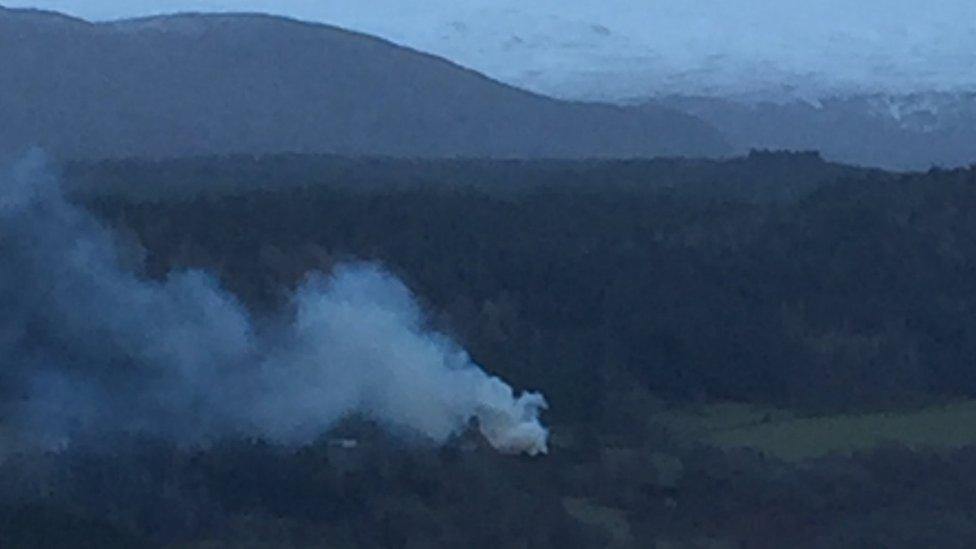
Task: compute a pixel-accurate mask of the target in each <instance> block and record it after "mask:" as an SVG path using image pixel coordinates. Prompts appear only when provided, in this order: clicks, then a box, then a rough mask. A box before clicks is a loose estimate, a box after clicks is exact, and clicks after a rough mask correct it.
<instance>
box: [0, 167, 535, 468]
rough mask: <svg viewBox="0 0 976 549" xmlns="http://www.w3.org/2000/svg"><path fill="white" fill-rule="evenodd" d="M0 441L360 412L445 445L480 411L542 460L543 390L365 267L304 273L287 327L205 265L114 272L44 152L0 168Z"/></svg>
mask: <svg viewBox="0 0 976 549" xmlns="http://www.w3.org/2000/svg"><path fill="white" fill-rule="evenodd" d="M0 265H2V269H0V300H2V302H3V311H2V318H0V368H2V369H0V414H2V416H0V417H2V419H0V433H2V438H0V441H3V442H0V444H2V445H5V446H8V445H13V444H47V445H50V444H64V443H66V442H70V440H72V438H73V437H74V436H76V435H80V434H89V433H93V432H94V433H100V432H109V433H111V432H126V433H128V432H132V433H150V434H153V435H158V436H165V437H169V438H171V439H174V440H177V441H180V442H185V443H200V442H206V441H207V440H211V439H214V438H217V437H222V436H228V435H235V434H240V435H247V436H258V437H262V438H266V439H269V440H273V441H276V442H281V443H295V444H298V443H303V442H308V441H310V440H312V439H314V438H315V437H318V436H320V435H321V434H323V433H324V432H325V431H327V430H328V429H329V428H330V427H331V426H332V425H333V424H334V423H335V422H336V421H337V420H339V419H341V418H343V417H345V416H348V415H350V414H361V415H364V416H366V417H369V418H371V419H374V420H376V421H377V422H379V423H382V424H384V425H387V426H390V427H392V428H395V429H398V430H403V431H407V432H414V433H418V434H420V435H422V436H424V437H428V438H430V439H432V440H434V441H438V442H443V441H445V440H447V439H448V438H450V437H451V436H453V435H455V434H458V433H460V432H462V431H463V430H464V429H466V428H468V426H469V425H470V424H471V422H472V421H473V420H475V419H476V420H477V424H478V425H479V428H480V430H481V432H482V434H483V435H484V436H485V438H486V439H487V440H488V442H489V443H490V444H491V445H492V446H493V447H494V448H496V449H498V450H499V451H502V452H506V453H527V454H531V455H535V454H540V453H545V452H546V451H547V448H546V440H547V436H548V433H547V431H546V429H545V427H544V426H543V425H542V424H541V423H540V421H539V413H540V411H541V410H543V409H545V408H546V401H545V399H544V398H543V397H542V395H540V394H538V393H522V394H520V395H517V394H516V393H515V392H514V391H513V390H512V388H511V387H509V386H508V385H507V384H506V383H504V382H503V381H502V380H500V379H498V378H496V377H493V376H491V375H489V374H487V373H486V372H484V371H483V370H482V369H481V368H479V367H478V366H477V365H476V364H474V363H473V362H472V360H471V359H470V358H469V357H468V355H467V354H466V353H465V352H464V351H463V350H462V349H461V348H460V347H458V346H457V345H456V344H454V343H453V342H452V341H450V340H449V339H448V338H447V337H445V336H443V335H440V334H437V333H433V332H431V331H429V330H428V329H427V328H426V326H425V319H424V315H423V312H422V311H421V309H420V308H419V306H418V305H417V303H416V301H415V300H414V298H413V296H412V295H411V293H410V291H409V290H408V289H407V287H406V286H405V285H404V284H403V283H402V282H400V281H399V280H397V279H396V278H395V277H393V276H391V275H390V274H387V273H385V272H384V271H383V270H382V269H380V268H379V267H377V266H375V265H371V264H347V265H343V266H340V267H338V268H337V269H335V271H334V272H332V273H331V274H329V275H324V274H314V275H311V276H309V277H308V279H307V280H306V281H305V283H304V284H302V285H301V287H300V288H299V289H298V290H297V291H296V293H295V295H294V296H293V305H294V307H293V309H294V314H293V315H291V316H290V317H289V318H287V319H286V320H279V321H271V320H267V319H261V322H256V321H255V320H256V319H252V318H251V317H250V316H249V313H248V312H247V311H246V310H245V309H244V307H243V306H242V305H241V304H240V303H239V302H238V301H237V300H236V299H235V298H234V297H233V296H232V295H230V294H229V293H228V292H226V291H224V290H223V289H222V288H221V287H220V285H219V284H218V283H217V281H216V280H215V279H214V278H213V277H211V276H210V275H208V274H206V273H203V272H199V271H185V272H176V273H171V274H170V275H169V276H168V278H166V280H164V281H150V280H144V279H141V278H139V277H138V276H137V275H136V274H135V273H134V272H130V271H129V270H126V269H125V268H123V266H122V265H123V261H122V258H121V254H120V252H119V246H118V245H117V243H116V242H115V241H114V235H113V234H112V233H111V232H110V231H109V230H107V229H105V228H104V227H102V226H100V225H99V224H98V223H97V221H96V220H95V219H93V217H92V216H90V215H89V214H88V213H87V212H85V211H83V210H81V209H80V208H78V207H76V206H74V205H73V204H71V203H70V202H69V201H68V200H67V199H66V198H65V197H64V195H63V193H62V191H61V188H60V185H59V182H58V179H57V178H56V177H55V176H54V175H53V174H51V173H50V170H48V169H47V167H46V164H45V160H44V158H43V156H42V155H40V154H37V153H35V154H32V155H31V156H30V157H28V158H26V159H24V160H21V161H19V162H18V163H17V164H16V165H14V166H13V167H12V168H11V169H10V170H9V171H7V173H6V174H5V175H0Z"/></svg>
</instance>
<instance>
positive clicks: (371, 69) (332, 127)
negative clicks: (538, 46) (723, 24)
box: [0, 8, 729, 158]
mask: <svg viewBox="0 0 976 549" xmlns="http://www.w3.org/2000/svg"><path fill="white" fill-rule="evenodd" d="M0 65H2V66H3V67H4V70H3V72H2V73H0V118H2V119H3V120H4V126H3V129H2V130H0V151H2V152H7V153H10V152H15V151H17V150H21V149H23V148H25V147H29V146H33V145H40V146H42V147H44V148H45V149H47V150H49V151H51V152H53V153H54V154H55V155H57V156H61V157H68V158H102V157H121V156H152V157H166V156H188V155H207V154H225V153H276V152H308V153H313V152H314V153H319V152H330V153H340V154H357V155H358V154H369V155H390V156H419V157H444V156H471V157H563V158H567V157H569V158H572V157H644V156H714V155H721V154H724V153H726V152H727V151H728V150H729V149H728V146H727V145H726V143H725V141H724V139H723V137H722V136H721V135H720V134H719V132H717V131H716V130H714V129H713V128H711V127H710V126H709V125H707V124H706V123H704V122H702V121H700V120H698V119H696V118H694V117H692V116H689V115H686V114H682V113H679V112H677V111H674V110H671V109H668V108H664V107H661V108H656V107H655V108H645V109H638V108H632V107H623V106H611V105H597V104H587V103H578V102H567V101H559V100H554V99H550V98H547V97H543V96H540V95H535V94H532V93H529V92H525V91H522V90H519V89H516V88H513V87H510V86H507V85H504V84H501V83H498V82H495V81H492V80H490V79H489V78H487V77H484V76H482V75H480V74H478V73H475V72H473V71H470V70H467V69H464V68H462V67H459V66H457V65H454V64H452V63H450V62H448V61H445V60H443V59H440V58H437V57H434V56H430V55H426V54H423V53H419V52H417V51H413V50H410V49H406V48H403V47H399V46H396V45H394V44H391V43H389V42H386V41H383V40H380V39H376V38H373V37H370V36H366V35H362V34H358V33H354V32H349V31H345V30H342V29H339V28H335V27H330V26H325V25H317V24H306V23H300V22H298V21H294V20H289V19H282V18H277V17H271V16H265V15H198V14H193V15H178V16H166V17H155V18H145V19H135V20H124V21H118V22H111V23H89V22H86V21H83V20H79V19H73V18H69V17H66V16H63V15H59V14H56V13H49V12H39V11H25V10H9V9H3V8H0Z"/></svg>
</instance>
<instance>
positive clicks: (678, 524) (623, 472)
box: [0, 153, 976, 547]
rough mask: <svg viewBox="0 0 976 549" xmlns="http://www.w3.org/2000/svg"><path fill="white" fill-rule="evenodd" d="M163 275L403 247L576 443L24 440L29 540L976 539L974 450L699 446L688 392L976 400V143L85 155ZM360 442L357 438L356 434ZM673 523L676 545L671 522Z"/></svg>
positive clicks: (437, 310)
mask: <svg viewBox="0 0 976 549" xmlns="http://www.w3.org/2000/svg"><path fill="white" fill-rule="evenodd" d="M66 176H67V178H68V180H69V182H70V183H71V185H72V188H73V190H74V192H75V195H76V197H77V199H78V200H79V201H81V202H83V203H84V204H85V205H86V206H88V207H89V208H91V209H92V210H93V211H95V212H96V213H97V214H98V215H99V216H100V217H101V218H102V219H104V221H105V222H106V223H107V224H109V225H111V226H113V227H115V228H117V229H118V230H119V232H120V234H121V235H122V236H121V239H122V240H124V241H126V242H128V243H129V244H132V246H131V247H132V249H133V250H135V249H137V248H138V247H137V246H135V244H136V243H138V244H140V245H141V247H142V249H143V250H144V252H143V253H142V255H138V254H135V253H134V254H133V263H137V264H141V265H142V268H143V269H144V272H145V276H148V277H162V276H165V275H166V273H168V272H170V271H172V270H174V269H180V268H185V267H203V268H206V269H208V270H211V271H213V272H215V273H217V274H218V275H219V276H220V277H221V279H222V280H223V282H224V284H225V285H226V287H227V288H229V289H230V290H231V291H233V292H234V293H235V294H236V295H237V296H239V297H240V299H241V300H242V301H243V302H244V303H246V304H247V306H248V307H250V308H252V309H253V310H255V311H259V312H264V313H272V312H274V311H278V310H280V309H281V308H283V307H287V306H288V303H287V295H288V290H289V289H290V288H292V287H294V286H295V285H296V284H297V283H298V282H299V281H300V280H301V279H302V278H303V277H304V276H305V274H306V273H307V272H308V271H310V270H315V269H318V270H326V271H327V270H328V269H329V268H330V267H331V266H332V265H334V264H336V263H337V262H340V261H343V260H347V259H359V260H362V259H366V260H375V261H379V262H382V263H383V264H384V265H385V266H386V267H387V268H388V269H390V270H392V271H393V272H395V273H396V274H397V275H399V276H400V277H401V278H403V279H404V280H405V281H406V282H407V284H408V285H409V286H410V287H411V288H412V289H413V290H414V291H415V292H416V293H417V294H418V295H419V296H421V298H422V299H423V300H424V301H425V304H426V305H427V308H428V310H429V311H430V312H431V322H432V323H433V324H434V325H435V326H437V327H438V328H439V329H441V330H445V331H448V332H449V333H451V334H452V335H454V336H455V337H456V338H457V339H458V341H459V342H460V343H462V344H463V345H464V346H465V347H466V348H467V349H468V350H469V351H470V352H471V354H472V356H473V357H474V359H475V360H476V361H478V362H479V363H481V364H483V365H485V367H486V368H487V369H489V370H490V371H492V372H495V373H497V374H499V375H501V376H502V377H504V378H506V379H508V380H510V381H511V382H512V383H513V385H516V386H519V387H528V388H538V389H542V390H543V391H544V392H545V393H546V395H547V396H548V398H549V400H550V403H551V406H552V410H551V412H550V413H549V414H548V416H547V418H546V419H547V421H548V422H549V423H551V425H552V427H553V441H552V442H553V444H552V446H553V449H552V454H551V455H550V456H548V457H545V458H541V459H528V458H525V459H522V458H511V457H504V456H499V455H496V454H495V453H493V452H491V451H490V450H488V449H486V448H484V447H483V446H482V445H481V444H480V443H479V441H478V440H476V439H474V438H467V437H462V438H461V439H459V440H457V441H455V442H454V443H452V444H450V445H448V446H447V447H445V448H429V447H424V446H423V445H419V446H418V445H416V444H405V443H403V442H402V441H398V440H397V439H396V438H391V437H390V436H389V435H385V434H382V432H380V431H379V430H376V429H374V428H373V427H371V426H369V425H367V424H362V423H358V422H355V421H350V422H349V423H348V424H346V425H342V426H340V427H338V428H337V429H338V431H337V433H333V434H331V435H326V436H323V438H322V440H321V442H319V443H317V444H315V445H311V446H308V447H304V448H298V449H296V448H281V447H275V446H273V445H269V444H267V443H264V442H262V441H255V440H229V441H225V442H222V443H218V444H216V445H214V446H213V447H210V448H205V449H193V448H189V449H188V448H176V447H173V446H171V445H169V444H167V443H163V442H159V441H154V440H147V439H141V438H139V437H134V438H128V439H125V440H117V441H116V440H113V441H110V442H108V441H104V440H99V441H92V442H79V443H78V444H77V445H75V447H74V448H73V449H72V450H70V451H68V452H63V453H52V454H49V455H46V456H42V457H38V456H35V455H30V456H21V457H14V458H11V459H8V460H7V461H6V462H4V463H3V464H2V465H0V482H2V490H0V497H2V498H3V499H2V501H0V538H2V539H0V541H2V542H3V545H5V546H6V545H11V546H56V545H63V546H79V544H80V540H85V542H90V545H91V546H98V547H104V546H111V545H118V546H144V545H168V544H170V545H181V546H184V545H192V544H199V545H200V546H235V547H236V546H248V545H250V546H261V545H266V546H275V547H281V546H288V545H289V544H290V545H296V546H307V545H313V546H329V547H343V546H348V547H353V546H375V547H401V546H410V547H428V546H432V545H444V546H455V547H527V546H528V547H549V546H553V547H574V546H606V545H614V544H616V545H621V546H626V545H634V546H642V547H648V546H653V544H654V543H655V542H657V543H660V544H662V545H661V546H664V547H667V546H673V547H738V546H744V547H784V546H801V547H806V546H811V547H846V546H851V547H966V546H969V542H970V541H971V540H973V539H976V515H974V513H976V474H974V473H976V449H974V448H957V449H951V450H950V449H941V450H940V449H926V448H907V447H903V446H899V445H885V446H881V447H878V448H875V449H872V450H869V451H864V452H860V453H856V454H854V455H836V456H830V457H826V458H820V459H816V460H808V461H804V462H802V463H786V462H783V461H780V460H779V459H777V458H776V457H774V456H769V455H764V454H762V453H761V452H759V451H757V450H751V449H747V448H746V449H740V450H722V449H719V448H716V447H711V446H707V445H704V444H700V443H695V442H688V441H686V440H683V439H682V438H681V437H680V436H679V435H680V433H676V432H673V431H669V429H668V428H666V427H664V426H662V425H659V424H656V423H655V422H654V421H652V420H651V419H650V418H651V417H652V414H653V413H655V412H658V411H660V410H661V409H663V408H666V407H670V406H681V405H688V403H699V404H703V403H708V402H713V401H719V400H735V401H743V402H751V403H761V404H763V405H772V406H777V407H781V408H789V409H792V410H796V411H798V413H804V414H833V413H850V412H859V411H867V410H874V411H876V410H905V409H910V408H914V407H919V406H924V405H927V404H930V403H933V402H942V401H946V400H949V399H953V398H961V397H976V370H974V368H973V359H974V357H976V314H974V313H976V276H974V275H976V215H973V213H972V212H973V211H974V207H976V170H972V169H969V170H955V171H940V170H933V171H930V172H928V173H924V174H913V175H891V174H886V173H882V172H876V171H868V170H860V169H855V168H847V167H842V166H836V165H831V164H827V163H824V162H822V161H821V160H820V159H819V157H817V156H816V155H813V154H785V153H783V154H781V153H754V154H752V155H751V156H750V157H748V158H745V159H739V160H732V161H728V162H721V163H720V162H705V161H700V162H698V161H677V160H658V161H640V162H638V161H634V162H592V163H587V162H573V163H567V162H551V163H549V162H533V163H524V162H503V163H491V162H477V161H458V162H410V161H393V160H348V159H339V158H330V157H274V158H265V159H252V158H225V159H201V160H187V161H170V162H137V161H124V162H113V163H101V164H86V165H72V166H68V167H67V168H66ZM337 437H351V438H355V439H356V440H357V441H358V442H359V445H358V446H356V447H355V448H347V447H344V446H343V444H337V443H336V440H337ZM667 544H671V545H667Z"/></svg>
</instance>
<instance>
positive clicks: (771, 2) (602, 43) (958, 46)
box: [0, 0, 976, 98]
mask: <svg viewBox="0 0 976 549" xmlns="http://www.w3.org/2000/svg"><path fill="white" fill-rule="evenodd" d="M0 4H3V5H6V6H8V7H40V8H45V9H53V10H57V11H62V12H65V13H69V14H73V15H76V16H80V17H83V18H86V19H91V20H106V19H114V18H123V17H133V16H138V15H150V14H160V13H172V12H179V11H261V12H267V13H274V14H280V15H288V16H291V17H296V18H299V19H305V20H311V21H319V22H324V23H331V24H335V25H339V26H343V27H346V28H352V29H355V30H360V31H363V32H368V33H371V34H376V35H379V36H383V37H385V38H388V39H391V40H393V41H395V42H398V43H401V44H405V45H409V46H412V47H415V48H417V49H421V50H424V51H429V52H432V53H436V54H438V55H442V56H445V57H448V58H451V59H453V60H455V61H457V62H459V63H461V64H463V65H466V66H469V67H472V68H475V69H477V70H480V71H482V72H485V73H487V74H489V75H491V76H494V77H496V78H499V79H502V80H505V81H508V82H511V83H515V84H518V85H522V86H525V87H529V88H532V89H535V90H537V91H542V92H545V93H550V94H554V95H561V96H581V97H583V96H601V95H602V96H607V97H611V98H613V97H618V98H622V97H626V96H637V95H642V94H645V93H670V92H696V93H713V92H714V93H737V92H738V93H746V94H747V93H750V92H753V91H756V90H764V89H768V88H776V87H791V88H795V89H798V90H801V92H802V93H806V94H807V95H809V94H814V95H816V94H826V93H830V92H832V91H836V90H838V89H844V88H857V89H859V90H863V91H886V90H891V91H903V92H908V91H916V90H921V89H929V88H938V89H954V90H957V89H971V90H974V91H976V71H974V70H973V67H974V66H976V0H935V1H930V2H925V1H922V0H237V1H228V0H124V1H123V0H118V1H113V0H46V1H45V0H33V1H23V0H22V1H16V0H14V1H11V0H0Z"/></svg>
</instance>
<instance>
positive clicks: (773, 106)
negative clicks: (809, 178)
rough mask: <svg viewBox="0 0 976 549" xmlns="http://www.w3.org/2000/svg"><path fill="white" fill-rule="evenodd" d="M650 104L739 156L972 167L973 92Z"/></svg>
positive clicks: (975, 142) (975, 146)
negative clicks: (713, 132) (795, 154)
mask: <svg viewBox="0 0 976 549" xmlns="http://www.w3.org/2000/svg"><path fill="white" fill-rule="evenodd" d="M648 106H649V108H651V109H653V110H655V111H656V110H657V109H660V108H662V107H665V108H673V109H677V110H680V111H682V112H685V113H687V114H689V115H692V116H695V117H698V118H701V119H702V120H705V121H707V122H708V123H709V124H712V125H713V126H714V127H716V128H718V129H719V130H721V131H722V132H723V133H724V134H725V135H726V136H727V137H728V138H729V140H730V141H731V142H732V143H733V144H734V146H735V147H736V150H737V152H744V151H746V150H748V149H750V148H772V149H792V150H807V149H815V150H819V151H821V152H822V153H823V155H824V157H825V158H827V159H828V160H833V161H837V162H845V163H851V164H860V165H865V166H877V167H881V168H886V169H892V170H926V169H928V168H930V167H932V166H933V165H936V166H947V167H952V166H966V165H969V164H972V163H973V162H974V161H976V93H958V94H950V93H928V94H912V95H903V96H887V95H880V94H878V95H855V96H849V97H832V98H826V99H821V100H820V101H819V102H817V103H816V104H811V103H808V102H802V101H793V102H785V103H775V102H760V103H751V104H750V103H745V102H740V101H736V100H732V99H722V98H708V97H681V96H674V97H667V98H663V99H658V100H655V101H653V102H650V103H648Z"/></svg>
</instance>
